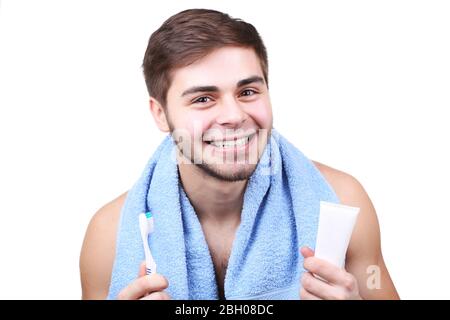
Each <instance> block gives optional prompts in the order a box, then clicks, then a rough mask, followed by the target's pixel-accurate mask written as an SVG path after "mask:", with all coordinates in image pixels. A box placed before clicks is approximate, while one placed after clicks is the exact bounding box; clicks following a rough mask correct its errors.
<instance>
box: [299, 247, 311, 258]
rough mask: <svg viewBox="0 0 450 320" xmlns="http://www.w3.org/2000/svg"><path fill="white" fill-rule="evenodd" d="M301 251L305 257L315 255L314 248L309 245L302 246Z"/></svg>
mask: <svg viewBox="0 0 450 320" xmlns="http://www.w3.org/2000/svg"><path fill="white" fill-rule="evenodd" d="M300 253H301V254H302V256H303V257H304V258H309V257H313V256H314V250H312V249H311V248H309V247H302V248H301V249H300Z"/></svg>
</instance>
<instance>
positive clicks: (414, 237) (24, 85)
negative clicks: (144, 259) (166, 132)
mask: <svg viewBox="0 0 450 320" xmlns="http://www.w3.org/2000/svg"><path fill="white" fill-rule="evenodd" d="M151 3H153V4H151ZM156 4H157V5H156ZM277 4H278V5H277ZM281 4H283V5H281ZM194 7H204V8H212V9H218V10H222V11H224V12H227V13H229V14H231V15H232V16H234V17H240V18H243V19H244V20H246V21H248V22H250V23H252V24H254V25H255V27H256V28H257V29H258V30H259V32H260V33H261V36H262V37H263V39H264V41H265V43H266V46H267V49H268V53H269V64H270V75H269V78H270V91H271V96H272V104H273V111H274V117H275V118H274V119H275V120H274V121H275V122H274V125H275V127H276V128H277V129H278V130H279V131H280V132H282V133H283V134H284V135H285V136H286V137H287V138H288V139H289V140H291V141H292V142H294V143H295V144H296V145H297V146H298V147H299V148H300V149H301V150H302V151H303V152H304V153H305V154H306V155H307V156H309V157H310V158H311V159H314V160H317V161H320V162H323V163H325V164H327V165H330V166H332V167H335V168H337V169H340V170H343V171H346V172H348V173H350V174H352V175H353V176H355V177H356V178H357V179H358V180H359V181H360V182H361V183H362V184H363V186H364V187H365V188H366V190H367V192H368V194H369V196H370V197H371V199H372V201H373V203H374V205H375V208H376V209H377V213H378V216H379V220H380V224H381V233H382V247H383V253H384V257H385V260H386V263H387V266H388V268H389V270H390V272H391V276H392V278H393V280H394V283H395V285H396V286H397V289H398V291H399V293H400V295H401V297H402V298H405V299H414V298H419V299H421V298H423V299H429V298H450V293H449V285H450V279H449V277H448V270H450V257H449V255H448V253H447V252H448V249H447V245H448V244H449V243H450V232H449V230H450V218H449V216H450V209H449V204H448V194H449V188H448V181H449V179H450V170H449V169H448V164H449V163H450V153H449V150H448V149H449V144H448V137H449V136H450V128H449V125H448V122H449V117H448V112H447V110H448V109H449V107H450V59H449V57H450V19H449V17H450V5H449V2H448V1H411V0H408V1H392V0H389V1H304V2H301V1H292V2H288V1H277V2H270V4H269V2H268V4H262V3H261V2H260V1H258V2H256V1H254V2H252V1H235V2H233V1H220V2H219V1H216V2H214V1H167V0H165V1H162V2H161V1H152V2H151V1H145V2H144V1H142V2H140V1H80V0H77V1H12V0H6V1H2V2H1V6H0V148H1V149H0V298H3V299H14V298H22V299H34V298H37V299H50V298H53V299H79V298H80V296H81V289H80V283H79V271H78V259H79V253H80V248H81V244H82V240H83V236H84V232H85V229H86V226H87V224H88V222H89V220H90V218H91V216H92V215H93V214H94V213H95V212H96V210H97V209H99V208H100V207H101V206H102V205H103V204H105V203H106V202H108V201H110V200H112V199H113V198H114V197H116V196H118V195H119V194H121V193H122V192H124V191H126V190H128V188H130V187H131V185H132V184H133V183H134V181H135V180H136V179H137V178H138V176H139V174H140V172H141V170H142V169H143V167H144V165H145V163H146V162H147V160H148V158H149V157H150V155H151V154H152V152H153V150H154V149H155V147H156V146H157V145H158V143H159V142H160V140H161V138H162V137H163V135H162V134H161V133H160V132H159V131H158V130H157V128H156V126H155V125H154V123H153V120H152V118H151V115H150V112H149V110H148V94H147V91H146V88H145V84H144V79H143V76H142V71H141V68H140V66H141V62H142V58H143V55H144V51H145V49H146V46H147V41H148V38H149V36H150V34H151V33H152V32H153V31H154V30H155V29H156V28H157V27H158V26H159V25H160V24H161V23H162V22H163V21H164V20H165V19H167V18H168V17H169V16H170V15H172V14H175V13H177V12H178V11H180V10H182V9H187V8H194Z"/></svg>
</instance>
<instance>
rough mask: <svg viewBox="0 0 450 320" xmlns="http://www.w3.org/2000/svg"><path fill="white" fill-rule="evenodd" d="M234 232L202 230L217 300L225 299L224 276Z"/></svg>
mask: <svg viewBox="0 0 450 320" xmlns="http://www.w3.org/2000/svg"><path fill="white" fill-rule="evenodd" d="M235 231H236V230H235V229H234V230H230V231H224V230H214V229H208V228H205V229H204V233H205V238H206V242H207V243H208V247H209V251H210V253H211V258H212V261H213V264H214V270H215V273H216V282H217V287H218V289H219V299H225V294H224V283H225V274H226V271H227V267H228V260H229V259H230V254H231V248H232V245H233V240H234V236H235V233H236V232H235Z"/></svg>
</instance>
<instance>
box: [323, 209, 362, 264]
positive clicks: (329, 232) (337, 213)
mask: <svg viewBox="0 0 450 320" xmlns="http://www.w3.org/2000/svg"><path fill="white" fill-rule="evenodd" d="M358 213H359V208H357V207H350V206H346V205H342V204H337V203H331V202H325V201H320V216H319V227H318V230H317V239H316V249H315V254H314V255H315V256H316V257H317V258H320V259H323V260H327V261H329V262H331V263H333V264H334V265H336V266H338V267H340V268H343V267H344V266H345V255H346V253H347V248H348V245H349V243H350V238H351V236H352V231H353V227H354V226H355V222H356V218H357V216H358Z"/></svg>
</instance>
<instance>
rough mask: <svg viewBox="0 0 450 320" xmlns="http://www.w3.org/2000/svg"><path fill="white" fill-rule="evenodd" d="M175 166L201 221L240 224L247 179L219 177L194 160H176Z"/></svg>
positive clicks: (212, 223)
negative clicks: (212, 174) (190, 162)
mask: <svg viewBox="0 0 450 320" xmlns="http://www.w3.org/2000/svg"><path fill="white" fill-rule="evenodd" d="M178 170H179V173H180V180H181V183H182V185H183V188H184V191H185V192H186V195H187V196H188V197H189V200H190V202H191V204H192V206H193V207H194V208H195V211H196V213H197V216H198V218H199V221H200V222H201V223H204V222H206V223H208V224H210V225H223V224H224V223H226V224H233V225H238V224H239V222H240V219H241V210H242V205H243V201H244V191H245V188H246V186H247V180H243V181H233V182H230V181H224V180H220V179H217V178H216V177H212V176H210V175H208V174H207V173H206V172H204V171H203V170H202V169H201V168H199V167H197V166H196V165H194V164H187V163H179V165H178Z"/></svg>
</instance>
